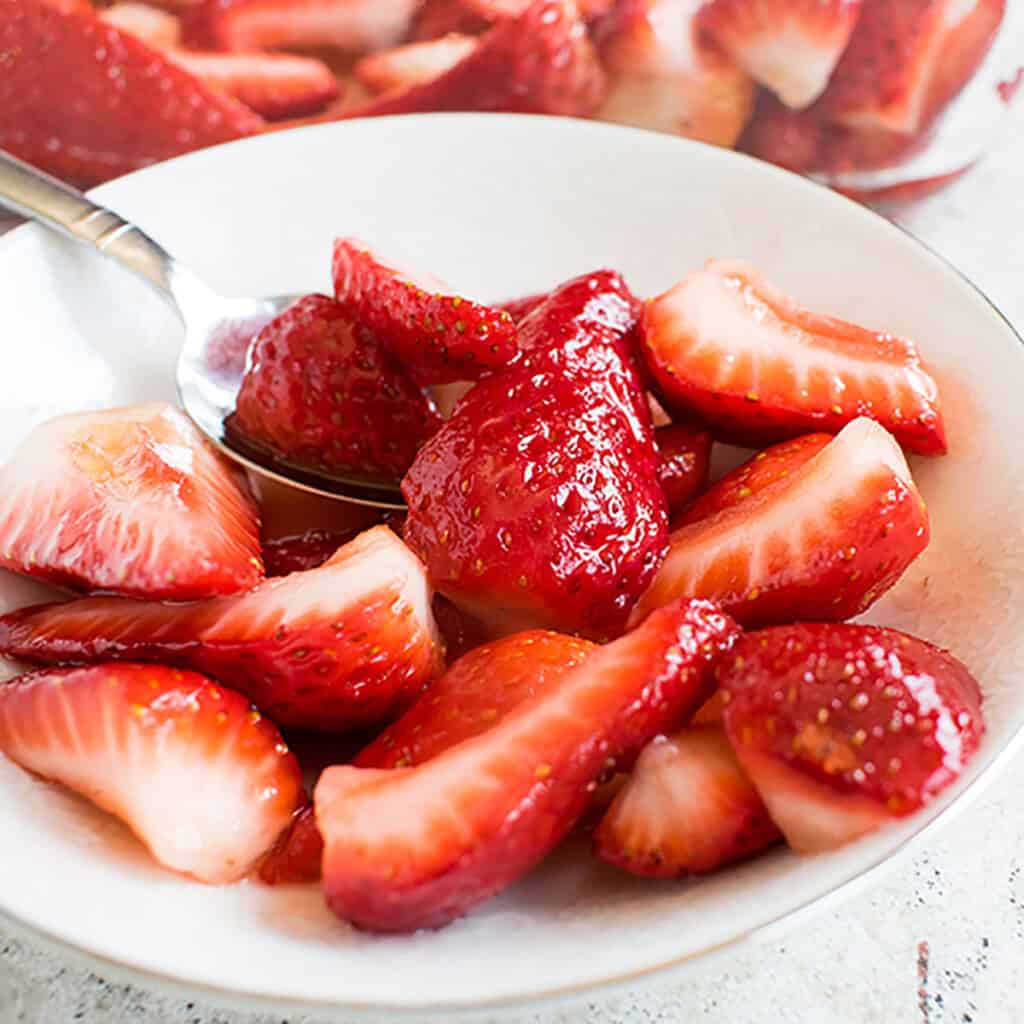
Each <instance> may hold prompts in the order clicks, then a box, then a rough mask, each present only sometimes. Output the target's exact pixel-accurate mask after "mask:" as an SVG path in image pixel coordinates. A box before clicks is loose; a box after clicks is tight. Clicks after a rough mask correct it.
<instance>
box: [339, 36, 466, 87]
mask: <svg viewBox="0 0 1024 1024" xmlns="http://www.w3.org/2000/svg"><path fill="white" fill-rule="evenodd" d="M478 45H479V43H478V41H477V39H475V38H474V37H473V36H469V35H463V34H461V33H458V32H451V33H449V34H448V35H446V36H442V37H441V38H439V39H429V40H426V41H423V42H416V43H406V44H405V45H404V46H396V47H394V48H393V49H390V50H382V51H381V52H380V53H371V54H368V55H367V56H365V57H363V59H362V60H360V61H359V62H358V63H357V64H356V66H355V67H354V68H353V69H352V73H353V74H354V75H355V76H356V78H357V79H359V81H360V82H361V83H362V84H363V85H365V86H366V88H367V89H369V90H370V91H371V92H376V93H386V92H392V91H394V90H396V89H399V90H400V89H408V88H411V87H412V86H414V85H422V84H423V83H424V82H429V81H431V80H433V79H435V78H437V77H438V76H439V75H443V74H444V73H445V72H447V71H450V70H451V69H452V68H453V67H455V65H456V64H458V63H459V62H460V61H462V60H464V59H465V58H466V57H468V56H469V55H470V54H471V53H472V52H473V51H474V50H475V49H476V48H477V46H478Z"/></svg>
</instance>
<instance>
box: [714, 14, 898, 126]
mask: <svg viewBox="0 0 1024 1024" xmlns="http://www.w3.org/2000/svg"><path fill="white" fill-rule="evenodd" d="M884 2H885V3H886V4H889V3H890V0H884ZM862 3H863V0H711V2H710V3H707V4H705V5H704V7H703V8H702V9H701V12H700V15H699V21H700V26H701V28H703V29H704V30H705V31H706V32H708V33H709V34H710V35H711V36H712V37H713V38H714V39H715V41H716V42H717V43H718V44H719V45H720V46H721V47H722V48H723V49H724V50H725V51H726V53H728V54H729V55H730V56H731V57H732V58H733V59H734V60H735V61H736V62H737V63H738V64H739V65H740V66H741V67H742V68H743V69H744V70H745V71H746V72H747V73H748V74H749V75H751V76H752V77H753V78H755V79H756V80H757V81H758V82H760V83H761V84H762V85H765V86H767V87H768V88H769V89H771V90H772V91H773V92H774V93H775V94H776V95H777V96H778V97H779V98H780V99H781V100H782V101H783V102H784V103H785V104H786V105H787V106H790V107H795V108H798V109H799V108H802V107H806V106H809V105H810V104H811V103H813V102H814V101H815V100H816V99H817V98H818V97H819V96H820V95H821V94H822V93H823V92H824V91H825V86H826V85H828V80H829V76H830V75H831V74H832V71H833V69H834V68H835V66H836V64H837V62H838V61H839V58H840V56H841V55H842V53H843V50H844V49H846V44H847V43H848V42H849V40H850V36H851V34H852V33H853V30H854V28H855V27H856V25H857V19H858V17H859V16H860V11H861V5H862Z"/></svg>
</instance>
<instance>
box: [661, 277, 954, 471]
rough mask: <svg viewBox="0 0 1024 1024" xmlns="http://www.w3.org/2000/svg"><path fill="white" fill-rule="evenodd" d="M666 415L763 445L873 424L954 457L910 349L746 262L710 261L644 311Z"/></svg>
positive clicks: (935, 398)
mask: <svg viewBox="0 0 1024 1024" xmlns="http://www.w3.org/2000/svg"><path fill="white" fill-rule="evenodd" d="M643 351H644V356H645V357H646V360H647V365H648V368H649V369H650V371H651V373H652V375H653V376H654V378H655V380H656V382H657V385H658V387H659V394H658V397H659V398H660V399H662V400H663V404H665V405H666V406H667V407H670V408H674V409H677V410H679V411H680V412H682V413H690V414H693V415H697V416H699V417H700V418H701V419H702V420H704V421H705V422H706V423H708V424H710V426H711V427H712V428H714V429H715V430H716V432H717V433H718V434H719V435H720V436H722V437H723V438H724V439H727V440H730V441H734V442H735V443H737V444H747V445H750V446H751V447H762V446H763V445H765V444H772V443H774V442H776V441H782V440H785V439H786V438H788V437H795V436H797V435H799V434H807V433H811V432H812V431H815V430H824V431H828V432H830V433H836V432H838V431H839V430H840V429H841V428H842V427H843V426H844V425H845V424H847V423H849V422H850V421H851V420H853V419H855V418H856V417H858V416H869V417H871V418H872V419H874V420H877V421H878V422H879V423H881V424H882V426H884V427H885V428H886V429H887V430H889V431H890V432H891V433H893V434H894V435H895V436H896V438H897V440H898V441H899V442H900V443H901V444H902V445H904V446H905V447H906V448H908V449H910V450H911V451H914V452H920V453H922V454H925V455H938V454H942V453H944V452H945V451H946V434H945V427H944V425H943V421H942V413H941V410H940V407H939V395H938V388H937V386H936V384H935V381H934V380H933V379H932V377H931V375H930V374H929V373H928V371H927V369H926V368H925V367H924V366H923V365H922V363H921V360H920V357H919V356H918V353H917V349H916V347H915V346H914V343H913V342H911V341H909V340H907V339H905V338H898V337H896V336H895V335H892V334H889V333H887V332H879V331H870V330H867V329H865V328H863V327H857V326H856V325H854V324H849V323H846V322H844V321H842V320H836V319H833V318H832V317H827V316H820V315H818V314H815V313H810V312H808V311H807V310H805V309H803V308H801V307H800V306H799V305H797V303H796V302H795V301H794V300H793V299H791V298H789V297H788V296H787V295H784V294H783V293H782V292H781V291H779V290H778V289H777V288H775V287H773V286H772V285H770V284H768V282H767V281H765V280H764V279H763V278H762V277H761V276H760V275H759V274H758V273H757V271H755V270H754V269H753V267H751V266H749V265H748V264H746V263H740V262H721V261H718V260H711V261H710V262H709V263H708V265H707V266H706V267H705V269H704V270H699V271H696V272H695V273H692V274H689V275H688V276H687V277H685V278H683V280H682V281H680V282H679V284H677V285H675V286H674V287H673V288H671V289H669V290H668V291H667V292H665V293H664V294H663V295H660V296H658V297H657V298H656V299H653V300H652V301H651V302H650V303H649V304H648V305H647V307H646V309H645V311H644V320H643Z"/></svg>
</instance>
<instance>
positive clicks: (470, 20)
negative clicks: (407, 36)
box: [411, 0, 490, 42]
mask: <svg viewBox="0 0 1024 1024" xmlns="http://www.w3.org/2000/svg"><path fill="white" fill-rule="evenodd" d="M489 27H490V22H489V21H488V20H487V19H486V18H481V17H480V15H479V14H475V13H474V12H473V11H470V10H469V8H468V7H467V6H466V4H465V3H464V2H463V0H424V3H423V4H422V5H421V6H420V9H419V11H418V12H417V14H416V20H415V22H414V23H413V28H412V32H411V37H412V39H413V40H414V41H417V42H427V41H429V40H431V39H439V38H440V37H441V36H446V35H448V34H450V33H452V32H454V33H458V34H459V35H479V33H481V32H484V31H485V30H486V29H488V28H489Z"/></svg>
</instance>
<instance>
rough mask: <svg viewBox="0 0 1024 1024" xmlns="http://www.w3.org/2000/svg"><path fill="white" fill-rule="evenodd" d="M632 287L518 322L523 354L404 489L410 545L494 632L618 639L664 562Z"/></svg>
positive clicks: (459, 419)
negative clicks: (633, 337)
mask: <svg viewBox="0 0 1024 1024" xmlns="http://www.w3.org/2000/svg"><path fill="white" fill-rule="evenodd" d="M624 289H625V286H624V285H622V283H621V278H618V276H617V275H610V274H609V272H602V273H600V274H597V275H583V276H582V277H580V278H577V279H575V280H574V281H571V282H568V283H567V284H565V285H563V286H562V287H561V288H559V289H557V290H556V291H555V292H553V293H552V296H551V297H550V298H549V299H548V300H547V301H546V302H545V303H544V304H543V305H542V306H540V307H538V308H537V309H536V310H535V311H534V312H533V313H531V314H530V316H529V317H528V318H527V319H526V320H524V321H523V323H522V324H521V325H520V341H521V345H522V346H523V348H524V350H525V351H526V355H525V356H523V357H522V358H521V359H520V361H519V362H518V363H517V364H516V366H515V367H514V368H512V369H510V370H507V371H505V372H504V373H499V374H495V375H493V376H491V377H488V378H486V379H485V380H483V381H481V382H480V383H478V384H477V385H476V386H475V387H474V388H473V390H472V391H470V392H469V393H468V394H467V395H466V397H465V398H463V399H462V401H461V402H460V403H459V405H458V406H457V407H456V409H455V412H454V414H453V416H452V418H451V419H450V420H448V422H447V423H446V424H445V425H444V426H443V427H442V428H441V430H440V431H438V433H437V434H436V435H435V436H434V437H433V438H432V439H431V440H430V441H429V442H428V443H427V445H426V446H425V447H424V448H423V449H422V450H421V451H420V454H419V455H418V456H417V457H416V461H415V463H413V466H412V469H410V470H409V472H408V474H407V475H406V477H405V479H404V481H403V482H402V492H403V494H404V495H405V499H406V502H407V503H408V506H409V516H408V519H407V521H406V526H405V538H406V540H407V542H408V543H409V544H410V545H411V546H412V548H413V550H414V551H416V552H417V553H418V554H419V555H420V557H421V558H423V560H424V561H425V562H426V563H427V566H428V571H429V573H430V577H431V580H432V581H433V582H434V584H435V586H436V587H437V588H438V590H440V591H441V592H442V593H444V594H446V596H448V597H449V598H451V600H452V601H454V602H455V603H456V604H457V605H459V606H460V607H461V608H463V609H465V610H466V611H468V612H469V613H470V614H472V615H474V616H475V617H477V618H478V619H480V620H482V621H484V622H486V623H487V624H488V625H489V626H490V628H491V629H492V630H493V631H494V632H495V633H497V634H500V633H509V632H515V631H517V630H519V629H529V628H533V627H544V628H552V629H559V630H562V631H564V632H583V633H585V634H587V635H593V636H598V637H600V636H607V635H613V634H615V633H616V632H618V631H619V630H621V628H622V627H623V625H624V624H625V619H626V616H627V615H628V614H629V609H630V607H631V606H632V604H633V603H634V601H635V600H636V598H637V597H638V596H639V595H640V594H641V593H642V592H643V590H644V588H645V587H646V586H647V584H648V583H649V582H650V580H651V579H652V578H653V576H654V573H655V572H656V570H657V567H658V562H659V561H660V559H661V556H662V553H663V551H664V545H665V538H666V534H667V513H666V507H665V498H664V495H663V494H662V492H661V487H660V485H659V484H658V479H657V458H656V453H655V449H654V442H653V432H652V430H651V426H650V416H649V414H648V412H647V409H646V404H645V401H644V396H643V391H642V389H641V387H640V382H639V379H638V377H637V374H636V371H635V369H634V367H633V366H632V364H631V362H630V352H629V343H628V340H629V336H630V334H631V332H632V325H633V316H634V313H633V302H632V297H631V295H630V294H629V293H628V291H626V290H624ZM543 344H547V345H550V346H552V347H549V348H542V347H540V346H541V345H543ZM535 346H536V347H535ZM531 349H532V351H531Z"/></svg>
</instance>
